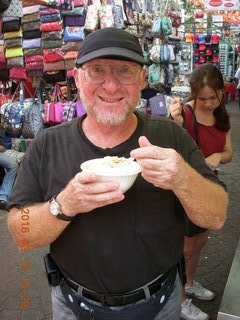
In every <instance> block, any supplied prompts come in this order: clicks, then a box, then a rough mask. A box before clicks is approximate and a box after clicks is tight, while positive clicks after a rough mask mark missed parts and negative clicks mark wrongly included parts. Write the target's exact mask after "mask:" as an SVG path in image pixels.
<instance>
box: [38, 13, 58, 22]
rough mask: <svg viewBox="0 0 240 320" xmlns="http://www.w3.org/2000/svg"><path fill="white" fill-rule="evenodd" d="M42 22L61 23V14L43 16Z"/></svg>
mask: <svg viewBox="0 0 240 320" xmlns="http://www.w3.org/2000/svg"><path fill="white" fill-rule="evenodd" d="M40 20H41V22H54V21H61V16H60V13H59V12H58V13H54V14H46V15H42V16H41V19H40Z"/></svg>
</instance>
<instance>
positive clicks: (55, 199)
mask: <svg viewBox="0 0 240 320" xmlns="http://www.w3.org/2000/svg"><path fill="white" fill-rule="evenodd" d="M53 200H54V201H55V202H56V203H57V205H58V214H57V215H55V217H56V218H58V219H61V220H64V221H72V220H73V219H74V218H75V217H70V216H67V215H66V214H64V213H63V212H62V207H61V204H60V203H59V202H58V200H57V195H55V196H53V197H52V198H51V199H50V200H49V203H51V202H52V201H53Z"/></svg>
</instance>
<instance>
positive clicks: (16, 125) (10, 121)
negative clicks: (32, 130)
mask: <svg viewBox="0 0 240 320" xmlns="http://www.w3.org/2000/svg"><path fill="white" fill-rule="evenodd" d="M18 92H20V101H16V102H14V100H15V97H16V95H17V94H18ZM21 92H22V90H20V83H19V85H18V88H17V89H16V91H15V92H14V94H13V97H12V99H11V101H10V102H8V103H5V104H3V105H2V106H1V108H0V112H1V118H2V127H3V129H4V130H5V132H6V133H20V132H21V130H22V125H23V108H24V97H23V94H22V93H21Z"/></svg>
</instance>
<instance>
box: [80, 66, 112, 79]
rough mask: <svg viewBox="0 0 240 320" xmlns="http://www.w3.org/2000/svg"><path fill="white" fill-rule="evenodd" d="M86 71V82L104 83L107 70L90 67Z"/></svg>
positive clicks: (100, 67) (99, 67)
mask: <svg viewBox="0 0 240 320" xmlns="http://www.w3.org/2000/svg"><path fill="white" fill-rule="evenodd" d="M84 71H85V77H86V81H87V82H89V83H102V82H104V80H105V76H106V72H107V71H106V70H105V68H104V67H102V66H97V65H96V66H88V67H87V68H86V69H84Z"/></svg>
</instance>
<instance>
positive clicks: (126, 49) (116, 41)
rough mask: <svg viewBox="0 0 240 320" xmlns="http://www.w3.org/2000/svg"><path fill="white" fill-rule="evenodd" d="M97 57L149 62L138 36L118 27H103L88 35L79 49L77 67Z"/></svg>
mask: <svg viewBox="0 0 240 320" xmlns="http://www.w3.org/2000/svg"><path fill="white" fill-rule="evenodd" d="M96 58H110V59H112V58H116V59H119V60H128V61H134V62H136V63H138V64H140V65H144V64H147V62H146V61H145V60H144V58H143V52H142V48H141V46H140V43H139V41H138V38H137V37H135V36H134V35H132V34H130V33H128V32H126V31H124V30H122V29H117V28H103V29H100V30H97V31H95V32H92V33H90V34H88V35H87V36H86V38H85V39H84V41H83V43H82V46H81V47H80V48H79V50H78V56H77V59H76V67H77V68H79V67H80V66H81V65H82V64H84V63H86V62H88V61H90V60H93V59H96Z"/></svg>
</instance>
